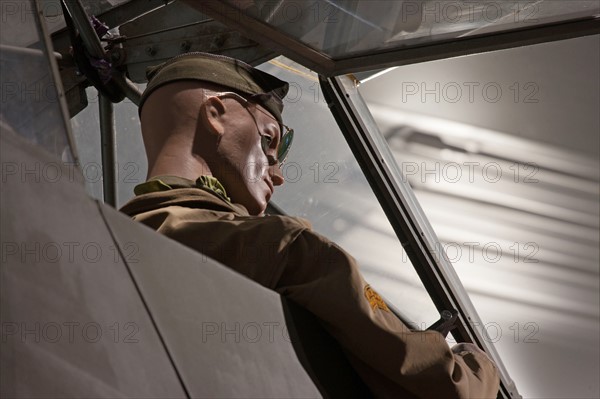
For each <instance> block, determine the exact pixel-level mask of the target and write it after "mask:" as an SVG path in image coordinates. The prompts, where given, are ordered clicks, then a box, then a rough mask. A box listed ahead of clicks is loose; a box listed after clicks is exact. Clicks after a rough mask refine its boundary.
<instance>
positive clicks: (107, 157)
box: [98, 93, 117, 207]
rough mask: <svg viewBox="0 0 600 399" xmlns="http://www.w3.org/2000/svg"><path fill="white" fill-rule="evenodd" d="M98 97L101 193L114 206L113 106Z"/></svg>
mask: <svg viewBox="0 0 600 399" xmlns="http://www.w3.org/2000/svg"><path fill="white" fill-rule="evenodd" d="M98 94H99V93H98ZM98 98H99V102H98V104H99V115H100V143H101V144H100V149H101V153H102V194H103V196H104V202H105V203H107V204H109V205H111V206H113V207H116V205H117V177H116V170H115V165H116V151H117V134H116V131H115V118H114V107H113V103H112V102H111V101H110V100H109V99H108V98H107V97H105V96H103V95H101V94H99V95H98Z"/></svg>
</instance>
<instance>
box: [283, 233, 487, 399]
mask: <svg viewBox="0 0 600 399" xmlns="http://www.w3.org/2000/svg"><path fill="white" fill-rule="evenodd" d="M275 290H276V291H278V292H279V293H280V294H282V295H285V296H286V297H288V298H289V299H290V300H292V301H294V302H296V303H298V304H299V305H301V306H303V307H304V308H306V309H307V310H309V311H310V312H312V313H313V314H315V315H316V316H317V317H318V318H319V319H320V320H321V322H322V324H323V325H324V327H325V328H326V329H327V330H328V331H329V333H330V334H331V335H332V336H333V337H334V338H336V340H337V341H338V342H339V343H340V344H341V346H342V348H343V350H344V352H345V353H346V355H347V357H348V359H349V360H350V362H351V363H352V364H353V366H354V367H355V369H356V370H357V372H358V373H359V374H360V375H361V377H362V378H363V380H364V381H365V383H366V384H367V385H368V386H369V387H370V389H371V390H372V391H373V393H374V394H375V395H377V396H378V397H390V398H397V397H406V396H413V397H419V398H495V397H496V395H497V392H498V387H499V378H498V374H497V369H496V366H495V365H494V363H493V362H492V361H491V360H490V359H489V358H488V357H487V356H486V355H485V353H483V352H481V351H477V350H476V348H474V347H472V348H473V349H474V350H473V351H471V350H468V348H469V346H463V347H462V348H463V350H461V351H457V353H454V352H453V351H452V350H451V348H450V347H449V346H448V344H447V343H446V340H445V339H444V337H443V336H442V335H441V334H440V333H438V332H436V331H411V330H410V329H409V328H408V327H407V326H406V325H405V324H404V323H402V321H400V320H399V319H398V318H397V317H396V316H395V315H394V314H393V313H391V312H390V311H389V309H387V306H385V303H383V301H382V300H381V298H380V297H379V295H377V293H376V292H375V291H374V290H373V289H372V288H371V287H370V286H369V285H368V284H367V283H366V282H365V280H364V279H363V277H362V275H361V274H360V273H359V271H358V267H357V264H356V262H355V260H354V259H353V258H352V257H351V256H350V255H348V254H347V253H346V252H345V251H344V250H342V249H341V248H339V247H338V246H337V245H335V244H333V243H331V242H330V241H328V240H326V239H324V238H323V237H321V236H319V235H318V234H316V233H314V232H312V231H310V230H304V231H303V232H302V233H300V234H299V235H298V236H297V237H296V238H295V239H294V241H292V242H291V243H290V244H289V245H288V247H287V249H286V251H285V258H284V266H283V267H282V268H281V269H280V271H279V275H278V279H277V282H276V284H275ZM405 306H410V303H407V304H405ZM407 394H408V395H407Z"/></svg>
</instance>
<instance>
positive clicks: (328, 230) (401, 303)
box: [260, 57, 439, 328]
mask: <svg viewBox="0 0 600 399" xmlns="http://www.w3.org/2000/svg"><path fill="white" fill-rule="evenodd" d="M260 69H262V70H264V71H266V72H268V73H271V74H273V75H275V76H277V77H278V78H280V79H282V80H285V81H288V82H290V92H289V94H288V96H287V97H286V98H285V99H284V103H285V108H284V113H283V117H284V122H285V124H286V125H288V126H290V127H291V128H293V129H294V130H295V132H296V134H295V137H294V143H293V145H292V148H291V150H290V154H289V156H288V161H287V162H286V163H285V164H284V166H283V170H282V172H283V176H284V177H285V180H286V183H285V184H284V186H283V187H282V188H280V189H279V190H276V191H275V195H274V197H273V200H272V201H273V202H274V203H275V204H276V205H277V206H278V207H280V208H281V209H282V210H283V211H284V212H285V213H287V214H289V215H292V216H299V217H303V218H306V219H308V220H309V221H310V222H311V223H312V225H313V228H314V229H315V230H316V231H317V232H319V233H321V234H323V235H324V236H325V237H327V238H329V239H331V240H332V241H334V242H336V243H337V244H339V245H340V246H341V247H343V248H344V249H346V250H347V251H348V252H349V253H350V254H351V255H353V256H354V257H355V258H356V259H357V261H358V264H359V265H360V268H361V271H362V273H363V274H364V276H365V278H366V280H367V281H368V282H369V283H370V284H371V285H373V286H374V287H375V288H376V289H377V290H378V291H379V292H380V293H381V294H382V295H383V296H384V297H385V298H386V299H387V300H388V301H390V302H391V303H392V304H393V305H394V306H395V307H396V308H398V309H399V310H400V312H401V313H402V314H403V315H404V316H405V317H407V320H409V321H411V322H412V323H414V324H415V325H416V326H417V327H419V328H425V327H426V326H427V325H429V324H431V323H433V322H434V321H436V320H437V319H438V318H439V313H438V312H437V310H436V308H435V306H434V305H433V302H432V301H431V299H430V297H429V294H428V293H427V291H426V290H425V288H424V286H423V284H422V283H421V280H420V279H419V277H418V276H417V274H416V272H415V270H414V268H413V266H412V264H411V262H410V259H409V258H408V255H407V254H406V252H405V251H404V249H403V248H402V245H401V244H400V242H399V240H398V238H397V237H396V234H395V232H394V231H393V229H392V227H391V225H390V223H389V221H388V219H387V217H386V216H385V214H384V212H383V210H382V208H381V206H380V205H379V202H378V201H377V199H376V197H375V195H374V194H373V191H372V190H371V188H370V186H369V184H368V183H367V180H366V178H365V176H364V174H363V173H362V171H361V169H360V167H359V165H358V163H357V161H356V159H355V158H354V155H353V154H352V152H351V151H350V148H349V147H348V145H347V143H346V140H345V138H344V136H343V135H342V133H341V131H340V129H339V127H338V125H337V124H336V122H335V120H334V118H333V116H332V115H331V112H330V111H329V108H328V106H327V104H326V102H325V99H324V97H323V93H322V92H321V89H320V86H319V82H318V78H317V75H316V74H315V73H314V72H312V71H310V70H308V69H306V68H304V67H302V66H300V65H299V64H296V63H294V62H292V61H290V60H288V59H287V58H285V57H278V58H276V59H274V60H271V61H270V62H267V63H265V64H263V65H261V66H260Z"/></svg>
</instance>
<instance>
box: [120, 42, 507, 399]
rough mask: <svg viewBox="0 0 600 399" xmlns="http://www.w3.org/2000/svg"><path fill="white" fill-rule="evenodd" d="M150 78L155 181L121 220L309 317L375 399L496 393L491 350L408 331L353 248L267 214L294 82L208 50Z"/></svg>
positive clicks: (285, 141) (146, 99)
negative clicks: (152, 231)
mask: <svg viewBox="0 0 600 399" xmlns="http://www.w3.org/2000/svg"><path fill="white" fill-rule="evenodd" d="M148 77H149V83H148V87H147V88H146V91H145V92H144V95H143V97H142V102H141V104H140V118H141V124H142V134H143V138H144V145H145V147H146V153H147V156H148V177H149V180H148V181H147V182H146V183H143V184H141V185H139V186H137V187H136V189H135V193H136V197H135V198H133V199H132V200H131V201H130V202H129V203H128V204H126V205H125V206H124V207H123V208H122V211H123V212H125V213H126V214H128V215H130V216H132V217H133V218H134V219H135V220H137V221H139V222H141V223H144V224H146V225H148V226H150V227H151V228H153V229H155V230H157V231H158V232H160V233H162V234H165V235H166V236H168V237H171V238H172V239H174V240H176V241H179V242H181V243H183V244H184V245H187V246H189V247H191V248H194V249H196V250H198V251H199V252H201V253H203V254H205V255H207V256H209V257H211V258H213V259H215V260H217V261H219V262H221V263H222V264H224V265H226V266H228V267H230V268H232V269H233V270H236V271H237V272H239V273H241V274H243V275H245V276H247V277H249V278H251V279H253V280H255V281H256V282H258V283H260V284H262V285H263V286H265V287H268V288H270V289H273V290H275V291H276V292H278V293H280V294H281V295H284V296H286V297H287V298H289V299H290V300H292V301H294V302H295V303H297V304H299V305H300V306H302V307H304V308H305V309H307V310H308V311H310V312H312V313H313V314H314V315H315V316H316V317H317V318H318V319H319V320H320V321H321V323H322V325H323V326H324V327H325V328H326V329H327V330H328V331H329V333H330V334H331V335H332V336H333V337H334V338H335V339H336V340H337V341H338V342H339V343H340V345H341V347H342V349H343V351H344V352H345V354H346V356H347V357H348V359H349V361H350V363H351V364H352V366H353V367H354V368H355V370H356V371H357V372H358V374H359V375H360V376H361V378H362V379H363V380H364V382H365V383H366V384H367V386H368V387H369V389H370V390H371V391H372V392H373V394H374V395H375V396H377V397H394V398H398V397H428V398H454V397H460V398H466V397H472V398H484V397H489V398H492V397H493V398H495V397H496V394H497V391H498V386H499V379H498V375H497V370H496V367H495V365H494V364H493V362H492V361H491V360H490V359H489V358H488V357H487V355H486V354H485V353H484V352H483V351H481V350H480V349H479V348H477V347H476V346H475V345H472V344H459V345H456V346H454V347H453V348H450V347H449V346H448V344H447V343H446V341H445V340H444V338H443V337H442V335H441V334H440V333H438V332H436V331H411V330H410V329H409V328H408V327H407V326H406V325H404V324H403V323H402V322H401V321H400V320H399V319H398V318H397V317H396V316H395V315H394V314H393V313H391V312H390V310H389V309H388V307H387V306H386V304H385V302H384V301H383V300H382V299H381V297H380V296H379V295H377V293H376V292H375V291H374V290H373V289H372V288H371V287H370V286H369V285H368V284H367V283H366V282H365V281H364V279H363V277H362V276H361V274H360V273H359V271H358V267H357V265H356V262H355V260H354V259H353V258H352V257H351V256H350V255H348V254H347V253H346V252H345V251H344V250H342V249H341V248H339V247H338V246H336V245H335V244H334V243H332V242H330V241H329V240H327V239H326V238H324V237H322V236H320V235H319V234H317V233H315V232H314V231H312V230H311V228H310V225H309V224H308V222H306V221H304V220H302V219H298V218H293V217H287V216H264V215H263V213H264V211H265V208H266V206H267V203H268V201H269V199H270V197H271V195H272V194H273V190H274V188H275V187H277V186H280V185H282V184H283V183H284V179H283V176H282V174H281V170H280V165H281V163H282V162H283V161H284V159H285V156H286V155H287V152H288V150H289V145H290V144H291V139H292V137H293V132H292V131H290V130H289V129H288V128H287V127H286V126H285V125H283V122H282V116H281V112H282V109H283V103H282V99H283V97H284V96H285V95H286V93H287V89H288V85H287V83H285V82H283V81H281V80H279V79H277V78H275V77H274V76H271V75H269V74H266V73H264V72H262V71H259V70H257V69H255V68H253V67H251V66H249V65H246V64H245V63H243V62H241V61H238V60H235V59H232V58H228V57H224V56H216V55H211V54H205V53H189V54H186V55H183V56H179V57H176V58H174V59H172V60H170V61H167V62H166V63H164V64H162V65H159V66H157V67H154V68H152V69H150V70H149V73H148ZM248 247H252V248H253V249H254V251H252V253H253V254H255V256H246V255H247V254H248V251H242V250H241V249H242V248H248ZM244 254H246V255H244ZM407 306H410V304H407Z"/></svg>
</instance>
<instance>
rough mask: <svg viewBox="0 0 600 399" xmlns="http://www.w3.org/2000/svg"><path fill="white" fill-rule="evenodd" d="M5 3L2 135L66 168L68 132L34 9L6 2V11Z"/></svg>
mask: <svg viewBox="0 0 600 399" xmlns="http://www.w3.org/2000/svg"><path fill="white" fill-rule="evenodd" d="M7 3H8V2H7ZM7 3H4V2H3V3H2V23H1V24H0V70H1V71H2V74H1V80H2V82H1V83H2V92H1V93H2V100H1V105H2V107H1V111H0V121H1V123H2V125H3V130H4V129H5V128H7V129H11V130H13V131H15V132H17V133H18V134H20V135H22V136H23V137H25V138H27V139H28V140H30V141H31V142H33V143H35V144H37V145H39V146H41V147H43V148H44V149H45V150H46V151H48V152H50V153H52V154H55V155H57V156H59V157H60V158H61V159H62V160H63V161H65V162H71V161H72V158H73V157H72V152H71V148H70V147H69V139H68V130H67V126H66V125H65V119H64V114H63V113H62V110H61V106H60V102H59V95H58V92H57V86H56V82H55V80H54V76H53V73H52V68H51V65H50V61H49V58H48V54H47V49H46V46H45V44H44V41H43V40H41V39H40V38H41V37H42V35H41V33H40V27H39V25H38V23H37V22H36V18H35V15H36V14H35V12H34V10H35V8H34V6H33V4H32V3H31V2H28V1H19V2H11V3H10V7H9V4H7ZM5 8H6V9H5ZM11 10H12V11H11ZM53 56H54V57H56V53H55V54H53ZM25 115H35V117H33V118H27V117H24V116H25Z"/></svg>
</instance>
